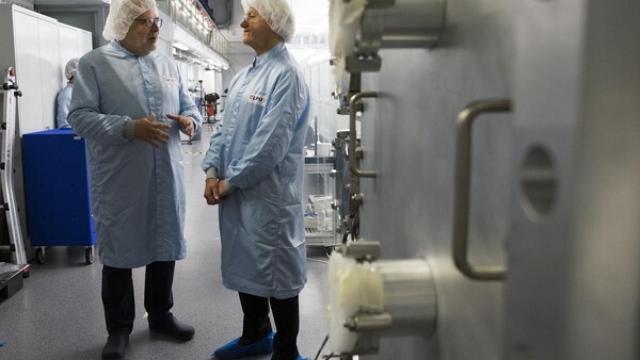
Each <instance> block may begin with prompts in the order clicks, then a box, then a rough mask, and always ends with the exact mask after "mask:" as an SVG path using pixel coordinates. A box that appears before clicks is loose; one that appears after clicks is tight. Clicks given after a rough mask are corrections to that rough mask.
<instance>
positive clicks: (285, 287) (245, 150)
mask: <svg viewBox="0 0 640 360" xmlns="http://www.w3.org/2000/svg"><path fill="white" fill-rule="evenodd" d="M242 5H243V7H244V10H245V18H244V21H243V22H242V25H241V26H242V28H243V30H244V33H243V42H244V43H245V44H246V45H248V46H250V47H251V48H253V50H254V51H255V52H256V57H255V59H254V60H253V63H252V64H251V65H249V66H247V67H246V68H245V69H243V70H242V71H240V72H239V73H238V74H237V75H236V76H235V77H234V79H233V80H232V81H231V85H230V87H229V94H228V98H227V104H226V112H225V116H224V119H225V120H224V125H223V127H222V129H221V131H219V132H216V133H215V134H214V135H213V136H212V138H211V143H210V147H209V150H208V151H207V154H206V156H205V158H204V160H203V162H202V167H203V169H204V170H205V171H206V173H207V178H206V183H205V191H204V196H205V198H206V199H207V203H209V204H210V205H215V204H220V209H219V218H220V219H219V220H220V233H221V238H222V279H223V283H224V285H225V287H227V288H229V289H231V290H235V291H238V293H239V297H240V305H241V307H242V312H243V314H244V320H243V324H242V335H241V336H240V337H239V338H237V339H234V340H232V341H230V342H229V343H227V344H225V345H224V346H222V347H220V348H218V349H217V350H215V352H214V353H213V356H215V358H217V359H221V360H226V359H239V358H243V357H248V356H255V355H261V354H268V353H272V357H271V359H273V360H296V359H302V357H301V356H300V355H299V354H298V348H297V344H296V342H297V336H298V331H299V322H300V321H299V305H298V294H299V293H300V291H301V290H302V288H303V287H304V285H305V282H306V248H305V239H304V222H303V209H302V199H301V193H302V177H303V165H304V151H303V146H304V140H305V133H306V131H307V123H308V111H309V95H308V89H307V86H306V85H305V83H304V80H303V78H302V75H301V74H300V72H299V71H298V70H297V67H296V64H295V62H294V60H293V59H292V58H291V56H290V55H289V52H288V50H287V47H286V46H285V44H284V43H285V42H287V41H289V40H290V39H291V37H292V35H293V32H294V19H293V15H292V13H291V9H290V8H289V6H288V4H287V2H286V1H285V0H245V1H242ZM269 306H271V312H272V314H273V318H274V321H275V326H276V330H277V333H275V334H274V332H273V330H272V326H271V322H270V320H269Z"/></svg>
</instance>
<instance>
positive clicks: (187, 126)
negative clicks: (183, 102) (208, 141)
mask: <svg viewBox="0 0 640 360" xmlns="http://www.w3.org/2000/svg"><path fill="white" fill-rule="evenodd" d="M167 117H168V118H169V119H172V120H175V121H177V122H178V126H179V127H180V131H182V132H183V133H184V134H185V135H187V136H188V137H189V138H192V137H193V135H194V132H195V127H194V126H193V120H192V119H191V118H190V117H188V116H184V115H171V114H167Z"/></svg>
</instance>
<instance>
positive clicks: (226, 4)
mask: <svg viewBox="0 0 640 360" xmlns="http://www.w3.org/2000/svg"><path fill="white" fill-rule="evenodd" d="M209 7H210V8H211V10H212V11H213V22H214V23H216V25H217V26H218V28H219V29H224V28H227V27H229V25H231V15H232V14H233V0H209Z"/></svg>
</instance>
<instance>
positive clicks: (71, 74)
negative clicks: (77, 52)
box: [56, 58, 78, 129]
mask: <svg viewBox="0 0 640 360" xmlns="http://www.w3.org/2000/svg"><path fill="white" fill-rule="evenodd" d="M77 71H78V59H76V58H73V59H71V60H69V61H67V65H66V66H65V67H64V76H65V77H66V78H67V85H66V86H65V87H63V88H62V90H60V91H59V92H58V95H57V96H56V128H58V129H64V128H70V127H71V126H70V125H69V122H68V121H67V116H69V106H70V105H71V96H72V95H73V82H74V80H75V78H76V72H77Z"/></svg>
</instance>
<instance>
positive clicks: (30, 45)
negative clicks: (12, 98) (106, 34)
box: [3, 7, 91, 135]
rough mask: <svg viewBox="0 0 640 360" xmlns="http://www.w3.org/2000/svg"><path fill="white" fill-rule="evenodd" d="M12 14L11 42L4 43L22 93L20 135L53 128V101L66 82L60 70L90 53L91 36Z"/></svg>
mask: <svg viewBox="0 0 640 360" xmlns="http://www.w3.org/2000/svg"><path fill="white" fill-rule="evenodd" d="M5 9H9V8H5ZM5 9H3V10H5ZM12 11H13V36H14V39H13V41H12V42H7V43H13V44H14V45H13V47H14V51H15V59H14V62H15V66H16V70H17V76H16V79H17V81H18V85H19V86H20V89H21V90H22V93H23V97H22V98H21V99H20V101H19V103H18V117H19V124H20V125H19V126H20V128H19V132H20V135H22V134H25V133H29V132H34V131H39V130H44V129H48V128H53V127H54V124H55V121H54V118H55V114H54V112H55V97H56V95H57V93H58V91H59V90H60V89H61V88H62V86H64V84H65V81H66V79H65V77H64V66H65V64H66V62H67V61H68V60H69V59H71V58H73V57H81V56H82V55H83V54H84V53H86V52H87V51H90V50H91V33H89V32H87V31H84V30H80V29H76V28H74V27H71V26H68V25H64V24H61V23H58V21H57V20H55V19H52V18H50V17H47V16H44V15H41V14H38V13H35V12H32V11H29V10H26V9H23V8H20V7H13V8H12ZM3 43H5V42H3Z"/></svg>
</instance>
